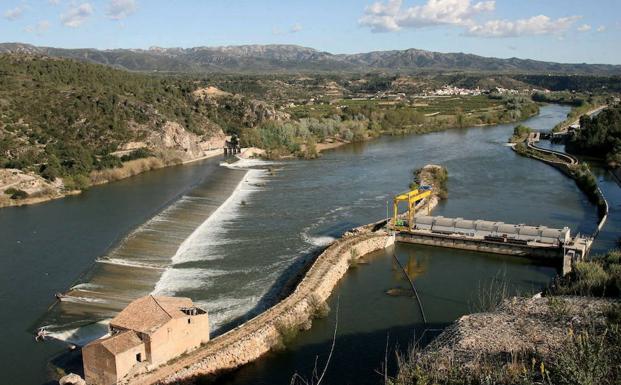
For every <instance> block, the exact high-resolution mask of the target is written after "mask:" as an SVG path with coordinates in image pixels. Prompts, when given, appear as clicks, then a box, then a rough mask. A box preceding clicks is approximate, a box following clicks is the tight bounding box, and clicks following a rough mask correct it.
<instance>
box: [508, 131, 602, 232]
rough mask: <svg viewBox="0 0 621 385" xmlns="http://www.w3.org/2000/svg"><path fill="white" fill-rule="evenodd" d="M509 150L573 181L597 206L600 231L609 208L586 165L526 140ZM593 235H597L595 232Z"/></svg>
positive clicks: (514, 144)
mask: <svg viewBox="0 0 621 385" xmlns="http://www.w3.org/2000/svg"><path fill="white" fill-rule="evenodd" d="M511 149H512V150H513V151H515V152H516V153H518V154H520V155H521V156H525V157H528V158H532V159H536V160H539V161H541V162H543V163H546V164H548V165H550V166H552V167H554V168H556V169H557V170H559V171H561V172H562V173H563V174H565V175H567V176H568V177H569V178H571V179H573V180H574V181H575V182H576V185H577V186H578V187H579V188H580V190H581V191H582V192H583V193H584V194H585V195H586V196H587V197H588V198H589V200H590V201H591V202H593V203H594V204H595V205H596V206H597V210H598V216H599V222H598V226H597V231H599V230H601V228H602V227H603V226H604V224H605V223H606V219H607V216H608V211H609V206H608V202H607V201H606V197H604V194H603V193H602V191H601V189H600V188H599V187H598V186H597V179H596V178H595V176H594V175H593V173H591V170H590V169H589V167H588V166H587V165H586V164H580V163H579V160H578V159H577V158H576V157H574V156H572V155H569V154H567V153H562V152H559V151H553V150H546V149H543V148H540V147H537V146H535V145H534V144H533V143H532V142H531V141H530V140H527V141H526V144H524V143H517V144H516V143H513V145H512V146H511ZM594 235H597V232H596V233H595V234H594Z"/></svg>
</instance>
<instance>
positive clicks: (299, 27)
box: [289, 23, 303, 33]
mask: <svg viewBox="0 0 621 385" xmlns="http://www.w3.org/2000/svg"><path fill="white" fill-rule="evenodd" d="M302 29H303V28H302V24H300V23H295V24H293V25H292V26H291V28H290V29H289V32H291V33H296V32H300V31H301V30H302Z"/></svg>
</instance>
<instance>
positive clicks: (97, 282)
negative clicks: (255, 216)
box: [44, 167, 248, 344]
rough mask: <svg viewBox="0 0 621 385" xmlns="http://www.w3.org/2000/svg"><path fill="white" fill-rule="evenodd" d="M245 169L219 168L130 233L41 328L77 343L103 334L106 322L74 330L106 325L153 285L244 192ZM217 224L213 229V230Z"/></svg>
mask: <svg viewBox="0 0 621 385" xmlns="http://www.w3.org/2000/svg"><path fill="white" fill-rule="evenodd" d="M246 173H247V172H246V171H244V170H234V169H230V168H226V167H222V168H220V169H219V170H218V171H217V172H216V173H214V174H213V175H211V177H210V178H209V180H207V181H204V182H202V183H201V184H199V185H198V186H196V187H194V188H193V189H192V190H191V191H189V192H188V193H186V194H185V195H183V196H182V197H181V198H180V199H179V200H178V201H176V202H175V203H173V204H172V205H171V206H169V207H168V208H166V209H165V210H163V211H162V212H160V213H159V214H157V215H156V216H155V217H153V218H151V219H150V220H149V221H147V222H146V223H145V224H143V225H141V226H140V227H138V228H137V229H135V230H134V231H132V233H131V234H129V235H128V236H127V237H126V238H125V239H123V240H122V241H121V243H120V244H119V245H118V246H117V247H115V248H114V249H113V250H112V251H111V252H110V253H108V254H107V255H105V256H103V257H100V258H98V259H97V261H96V263H95V264H94V266H93V267H92V268H91V269H90V270H89V271H88V272H87V273H86V274H85V275H84V276H83V277H82V278H81V279H80V280H79V281H78V283H76V284H75V285H73V286H72V287H71V288H70V289H69V290H68V291H67V292H66V293H63V294H62V296H61V297H60V301H59V302H57V303H56V305H55V306H54V307H53V308H52V309H51V311H50V313H49V314H48V316H47V317H46V319H45V322H49V324H46V325H44V327H45V328H46V329H47V330H48V332H49V333H50V335H51V336H52V337H56V338H59V339H62V340H66V341H68V342H72V343H77V344H82V343H84V342H88V340H90V339H92V338H94V337H96V336H98V335H102V334H104V333H105V330H106V327H105V323H104V324H102V323H97V324H96V325H94V327H92V328H89V327H88V326H87V327H86V328H84V329H83V330H79V329H78V326H84V325H88V324H92V323H94V322H99V321H105V320H106V319H109V318H112V317H114V315H115V314H116V313H117V312H119V311H120V310H121V309H123V308H124V307H125V306H126V305H127V304H128V303H129V302H131V301H132V300H134V299H136V298H137V297H140V296H143V295H146V294H148V293H150V292H152V291H153V290H154V289H155V288H156V284H157V282H158V281H159V280H160V279H161V277H162V274H165V271H166V269H168V268H169V267H170V266H171V264H173V263H176V262H177V261H176V258H175V257H177V254H179V252H183V245H184V244H186V243H187V241H188V240H189V239H191V237H192V235H193V234H194V233H195V232H196V231H197V229H199V228H200V226H201V225H203V224H204V223H206V222H205V218H208V217H210V216H212V215H213V214H214V213H215V212H217V211H221V210H222V209H223V208H225V206H226V202H227V201H230V199H231V198H232V197H235V196H236V195H237V194H236V193H238V192H241V191H243V190H244V189H247V188H248V187H247V185H248V182H247V180H244V177H245V175H246ZM218 225H220V224H216V226H218Z"/></svg>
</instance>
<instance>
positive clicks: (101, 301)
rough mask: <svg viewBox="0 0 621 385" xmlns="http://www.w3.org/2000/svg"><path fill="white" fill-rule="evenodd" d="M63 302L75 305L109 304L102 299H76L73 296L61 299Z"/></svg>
mask: <svg viewBox="0 0 621 385" xmlns="http://www.w3.org/2000/svg"><path fill="white" fill-rule="evenodd" d="M60 300H61V301H62V302H74V303H107V302H108V301H106V300H105V299H102V298H92V297H76V296H73V295H66V296H63V297H61V298H60Z"/></svg>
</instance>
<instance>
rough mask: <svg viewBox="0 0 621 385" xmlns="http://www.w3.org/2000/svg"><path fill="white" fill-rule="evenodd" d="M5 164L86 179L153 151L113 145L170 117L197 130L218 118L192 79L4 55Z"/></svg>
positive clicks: (1, 116)
mask: <svg viewBox="0 0 621 385" xmlns="http://www.w3.org/2000/svg"><path fill="white" fill-rule="evenodd" d="M0 74H2V76H0V133H1V135H0V167H4V168H17V169H20V170H24V171H34V172H36V173H38V174H40V175H41V176H43V177H44V178H46V179H48V180H54V179H56V178H57V177H63V179H64V180H65V182H66V183H68V184H69V185H70V186H69V187H68V188H73V187H76V188H80V187H82V186H83V185H85V184H87V183H86V179H87V176H88V174H89V173H90V172H91V171H93V170H103V169H109V168H115V167H119V166H120V165H121V163H122V162H123V161H127V160H131V159H137V158H140V157H146V156H150V155H151V154H150V153H147V152H145V150H136V151H134V152H132V153H130V154H128V155H126V156H125V157H124V158H119V157H116V156H114V155H112V153H113V152H114V151H116V150H117V149H118V147H119V145H121V144H122V143H126V142H128V141H138V140H142V139H144V137H145V136H147V135H148V134H149V132H151V131H152V130H154V129H156V128H157V127H161V125H163V124H164V122H166V121H176V122H179V123H180V124H182V125H183V127H184V128H185V129H186V130H188V131H190V132H193V133H196V134H204V133H206V132H207V131H208V130H210V129H211V127H213V126H214V125H213V124H211V123H210V122H209V120H208V116H209V111H208V107H207V106H205V105H202V104H200V103H196V101H195V100H194V99H193V98H192V95H191V92H192V90H193V89H194V87H195V86H194V85H193V84H192V82H191V81H190V80H189V79H183V78H176V77H155V76H150V75H144V74H137V73H130V72H127V71H120V70H115V69H112V68H109V67H105V66H101V65H94V64H87V63H83V62H77V61H72V60H60V59H51V58H45V57H36V56H23V55H1V56H0Z"/></svg>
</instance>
